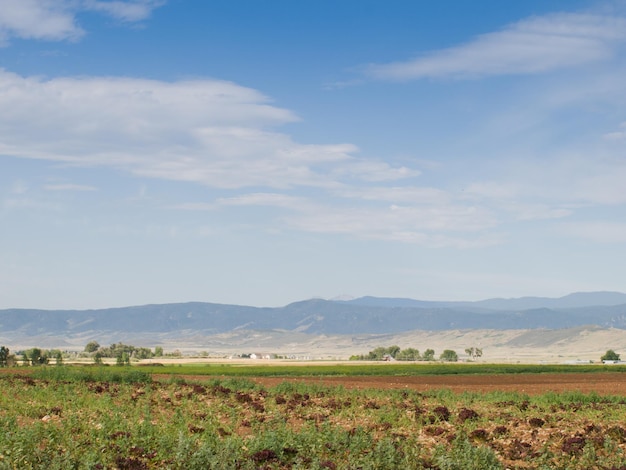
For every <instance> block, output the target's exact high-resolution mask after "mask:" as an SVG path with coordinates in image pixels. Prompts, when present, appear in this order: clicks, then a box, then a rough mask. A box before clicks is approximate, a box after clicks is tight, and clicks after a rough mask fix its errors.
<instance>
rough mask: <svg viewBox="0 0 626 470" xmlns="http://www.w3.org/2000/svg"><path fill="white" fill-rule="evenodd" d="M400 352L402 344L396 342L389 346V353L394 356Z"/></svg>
mask: <svg viewBox="0 0 626 470" xmlns="http://www.w3.org/2000/svg"><path fill="white" fill-rule="evenodd" d="M399 352H400V346H396V345H395V344H394V345H393V346H389V347H388V348H387V354H389V355H390V356H391V357H393V358H395V357H396V356H397V355H398V353H399Z"/></svg>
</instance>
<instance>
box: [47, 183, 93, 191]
mask: <svg viewBox="0 0 626 470" xmlns="http://www.w3.org/2000/svg"><path fill="white" fill-rule="evenodd" d="M43 189H45V190H46V191H97V188H96V187H94V186H88V185H84V184H70V183H66V184H46V185H44V187H43Z"/></svg>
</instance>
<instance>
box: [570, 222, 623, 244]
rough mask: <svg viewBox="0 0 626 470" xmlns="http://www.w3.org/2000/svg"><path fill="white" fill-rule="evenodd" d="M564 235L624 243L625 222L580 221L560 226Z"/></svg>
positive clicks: (597, 241) (596, 240) (595, 240)
mask: <svg viewBox="0 0 626 470" xmlns="http://www.w3.org/2000/svg"><path fill="white" fill-rule="evenodd" d="M560 228H561V230H562V232H563V234H564V235H566V236H576V237H580V238H583V239H585V240H588V241H592V242H595V243H609V244H610V243H616V244H623V243H626V223H624V222H608V221H580V222H571V223H566V224H562V225H561V226H560Z"/></svg>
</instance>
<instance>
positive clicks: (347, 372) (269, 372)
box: [142, 363, 626, 377]
mask: <svg viewBox="0 0 626 470" xmlns="http://www.w3.org/2000/svg"><path fill="white" fill-rule="evenodd" d="M142 370H144V371H146V372H150V373H158V374H192V375H224V376H239V377H312V376H313V377H315V376H347V377H350V376H411V375H466V374H483V375H486V374H541V373H568V372H576V373H596V372H609V371H610V372H626V366H624V365H603V364H589V365H567V364H563V365H560V364H545V365H544V364H456V363H453V364H451V363H445V364H444V363H418V364H415V363H409V364H405V363H402V364H397V363H382V364H358V363H357V364H328V365H320V364H307V365H306V366H302V365H284V364H268V365H258V364H250V365H247V364H202V365H197V364H185V365H175V366H174V365H166V366H143V367H142Z"/></svg>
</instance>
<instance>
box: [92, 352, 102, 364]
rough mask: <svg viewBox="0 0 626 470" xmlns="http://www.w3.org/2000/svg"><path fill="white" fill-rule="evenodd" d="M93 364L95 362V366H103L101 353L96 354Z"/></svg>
mask: <svg viewBox="0 0 626 470" xmlns="http://www.w3.org/2000/svg"><path fill="white" fill-rule="evenodd" d="M93 362H94V364H98V365H100V364H102V354H100V353H99V352H97V353H96V354H94V356H93Z"/></svg>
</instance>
